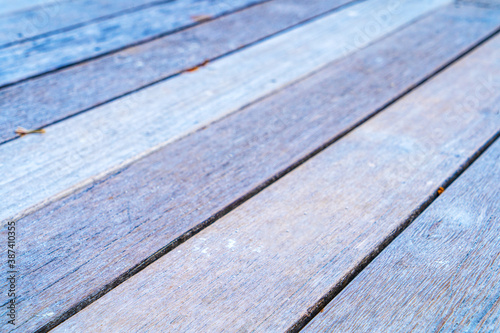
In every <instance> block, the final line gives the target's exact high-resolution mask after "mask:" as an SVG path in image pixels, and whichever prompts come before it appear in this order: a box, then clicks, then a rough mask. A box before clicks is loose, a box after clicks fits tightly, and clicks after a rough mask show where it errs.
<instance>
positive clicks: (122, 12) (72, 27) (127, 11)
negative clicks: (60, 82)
mask: <svg viewBox="0 0 500 333" xmlns="http://www.w3.org/2000/svg"><path fill="white" fill-rule="evenodd" d="M174 1H176V0H162V1H153V2H150V3H148V4H144V5H141V6H137V7H132V8H128V9H122V10H119V11H117V12H114V13H111V14H107V15H103V16H99V17H96V18H93V19H90V20H88V21H83V22H80V23H77V24H73V25H70V26H67V27H63V28H59V29H56V30H52V31H47V32H44V33H41V34H40V35H36V36H31V37H27V38H24V39H19V40H16V41H13V42H8V43H5V44H1V45H0V49H4V48H8V47H11V46H13V45H16V44H22V43H26V42H31V41H34V40H37V39H42V38H45V37H50V36H52V35H57V34H59V33H62V32H68V31H71V30H75V29H78V28H81V27H84V26H86V25H90V24H92V23H97V22H101V21H106V20H109V19H113V18H115V17H120V16H123V15H126V14H130V13H134V12H140V11H141V10H144V9H148V8H151V7H155V6H159V5H164V4H167V3H169V2H174ZM55 4H57V3H54V4H50V5H48V6H43V7H41V9H45V8H47V10H48V7H53V6H54V5H55ZM35 8H37V7H35ZM38 8H40V7H38ZM81 9H82V10H85V8H81ZM34 10H35V9H32V10H29V11H34ZM47 10H45V11H47ZM29 11H26V12H29ZM52 19H53V20H57V17H53V18H52Z"/></svg>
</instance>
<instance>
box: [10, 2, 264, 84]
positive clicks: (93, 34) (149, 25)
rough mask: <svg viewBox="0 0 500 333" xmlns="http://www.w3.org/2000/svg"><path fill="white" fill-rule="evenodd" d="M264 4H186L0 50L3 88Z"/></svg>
mask: <svg viewBox="0 0 500 333" xmlns="http://www.w3.org/2000/svg"><path fill="white" fill-rule="evenodd" d="M262 1H263V0H232V1H222V2H219V1H211V0H184V1H173V2H167V3H165V4H162V5H157V6H153V7H148V8H145V9H143V10H139V11H136V12H132V13H128V14H127V15H120V16H116V17H113V18H110V19H108V20H104V21H96V22H93V23H89V24H86V25H84V26H82V27H80V28H76V29H72V30H69V31H65V32H61V33H59V34H55V35H49V36H47V37H43V38H39V39H34V40H28V41H26V42H23V43H19V44H15V45H12V46H10V47H6V48H2V49H0V87H1V86H4V85H6V84H12V83H14V82H17V81H19V80H23V79H26V78H29V77H32V76H35V75H39V74H43V73H45V72H47V71H52V70H56V69H58V68H61V67H65V66H69V65H71V64H74V63H77V62H80V61H83V60H86V59H89V58H93V57H97V56H99V55H103V54H106V53H109V52H111V51H114V50H118V49H121V48H124V47H126V46H128V45H131V44H136V43H139V42H144V41H147V40H150V39H152V38H154V37H158V36H161V35H163V34H166V33H171V32H173V31H175V30H179V29H181V28H183V27H188V26H191V25H193V24H196V23H197V22H196V21H194V20H193V18H192V16H193V15H200V14H204V15H208V16H211V17H216V16H219V15H222V14H224V13H227V12H231V11H235V10H237V9H239V8H244V7H246V6H249V5H251V4H255V3H259V2H262Z"/></svg>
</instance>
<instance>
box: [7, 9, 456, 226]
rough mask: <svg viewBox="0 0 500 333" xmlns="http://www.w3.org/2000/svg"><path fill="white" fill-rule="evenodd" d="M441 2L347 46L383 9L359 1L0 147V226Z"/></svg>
mask: <svg viewBox="0 0 500 333" xmlns="http://www.w3.org/2000/svg"><path fill="white" fill-rule="evenodd" d="M445 2H447V0H428V1H425V2H422V1H417V0H412V1H407V2H404V3H403V4H401V6H399V7H398V8H397V9H396V10H395V11H393V14H394V15H392V16H387V18H386V20H385V24H384V25H383V26H380V29H378V30H376V31H374V33H373V34H371V35H370V36H368V38H363V39H362V40H360V41H359V42H356V40H353V38H354V36H356V33H357V31H358V30H359V29H362V28H363V27H364V26H365V25H366V24H367V23H369V22H374V19H373V15H374V13H378V12H381V11H382V12H383V11H385V10H386V6H387V3H386V1H385V0H377V1H369V2H363V3H360V4H358V5H356V6H352V7H350V8H349V9H346V10H343V11H340V12H335V13H333V14H330V15H328V16H326V17H322V18H320V19H317V20H314V21H313V22H311V23H308V24H305V25H303V26H300V27H298V28H295V29H293V30H291V31H288V32H287V33H285V34H280V35H278V36H275V37H273V38H271V39H267V40H265V41H263V42H261V43H259V44H256V45H254V46H251V47H249V48H246V49H243V50H241V51H239V52H237V53H234V54H231V55H230V56H228V57H224V58H221V59H219V60H217V61H214V62H211V63H210V64H208V65H206V66H205V67H203V68H200V69H199V70H197V71H195V72H188V73H184V74H182V75H179V76H176V77H175V78H172V79H170V80H166V81H163V82H160V83H158V84H155V85H153V86H150V87H148V88H145V89H142V90H140V91H138V92H136V93H134V94H131V95H127V96H125V97H123V98H121V99H118V100H116V101H113V102H111V103H108V104H105V105H103V106H101V107H98V108H95V109H93V110H91V111H88V112H85V113H82V114H79V115H77V116H75V117H72V118H70V119H67V120H65V121H63V122H60V123H56V124H54V125H52V126H49V127H47V128H46V131H47V133H46V134H44V135H38V136H35V135H31V136H28V137H25V138H23V139H22V140H14V141H11V142H8V143H6V144H3V145H1V146H0V156H11V157H10V158H9V159H6V160H5V159H4V160H2V163H0V174H2V178H1V179H0V197H2V198H5V200H2V201H1V202H0V221H2V220H5V219H7V218H9V217H12V216H14V218H17V217H19V216H21V215H23V214H26V211H25V210H26V209H32V210H33V209H37V208H38V207H40V206H38V207H37V205H45V204H46V203H47V202H48V201H52V200H56V199H59V198H60V197H62V196H65V195H67V194H68V193H71V192H73V191H75V189H77V188H80V187H82V186H86V185H88V184H90V183H92V182H93V181H95V180H96V179H99V178H102V177H104V176H105V175H107V174H110V173H113V172H116V171H117V170H119V169H121V168H123V167H124V166H125V165H128V164H129V163H132V162H133V161H135V160H137V159H138V158H141V157H142V156H145V155H147V154H149V153H150V152H151V151H154V150H157V149H159V148H161V147H162V146H164V145H166V144H168V143H171V142H173V141H174V140H176V139H179V138H180V137H182V136H185V135H187V134H189V133H192V132H194V131H196V130H197V129H199V128H201V127H203V126H206V125H207V124H210V123H211V122H213V121H215V120H217V119H220V118H221V117H224V116H226V115H228V114H230V113H232V112H235V111H238V110H239V109H241V108H242V107H244V106H246V105H248V104H249V103H252V102H254V101H256V100H258V99H260V98H263V97H264V96H266V95H268V94H271V93H272V92H273V91H276V90H279V89H281V88H283V87H284V86H286V85H288V84H290V83H292V82H294V81H296V80H299V79H301V78H303V77H305V76H307V75H309V74H311V73H312V72H314V71H316V70H319V69H320V68H321V67H323V66H325V65H326V64H328V63H329V62H331V61H334V60H336V59H338V58H341V57H342V56H344V55H346V54H349V53H350V52H353V51H355V50H356V49H357V48H358V47H362V46H366V45H367V44H368V43H370V42H372V41H374V40H376V39H378V38H380V37H382V36H384V35H385V34H387V33H389V32H391V31H393V30H394V29H397V28H398V27H401V26H402V25H404V24H406V23H408V22H409V21H411V20H414V19H416V18H418V17H419V16H420V15H423V14H425V13H426V12H428V11H431V10H433V9H435V8H436V7H439V6H440V5H442V4H443V3H445ZM353 43H354V44H353ZM19 214H21V215H19Z"/></svg>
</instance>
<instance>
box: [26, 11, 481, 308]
mask: <svg viewBox="0 0 500 333" xmlns="http://www.w3.org/2000/svg"><path fill="white" fill-rule="evenodd" d="M446 10H447V9H446V8H444V9H443V12H445V11H446ZM455 10H457V9H455ZM438 17H439V16H437V18H434V19H435V20H438V21H440V22H443V18H439V19H438ZM444 22H446V21H444ZM451 22H453V20H452V21H451ZM469 22H472V21H470V20H469ZM421 24H422V25H423V26H424V27H426V26H432V24H431V25H429V23H428V22H427V20H424V21H423V22H422V23H421ZM443 24H445V26H450V29H452V31H454V29H453V28H451V27H452V26H453V25H451V24H450V23H448V24H447V23H443ZM422 28H423V27H422ZM422 28H420V29H419V28H418V26H417V27H414V28H413V29H410V30H417V31H420V32H421V31H424V30H425V29H422ZM404 30H406V29H404ZM404 30H403V31H402V32H400V33H398V34H396V35H395V36H398V35H402V36H401V37H400V38H402V40H406V39H407V38H405V37H403V36H405V35H404V33H405V32H404ZM476 38H477V37H476ZM413 39H415V38H412V40H413ZM431 40H433V39H431ZM447 41H448V42H450V38H449V37H448V39H447ZM385 43H386V46H389V45H393V44H395V45H399V44H400V43H398V42H394V41H391V39H389V40H386V41H385ZM415 43H417V44H418V45H420V48H417V50H419V51H422V52H424V53H425V52H426V51H425V49H424V50H422V43H421V42H419V41H418V38H417V39H416V40H415ZM423 44H424V45H426V44H425V43H423ZM428 47H430V48H431V49H432V47H431V46H430V45H429V46H428ZM462 47H464V46H462ZM370 48H375V50H377V49H380V50H385V48H384V47H377V46H376V45H374V46H371V47H370ZM370 48H367V49H365V50H364V51H363V52H362V53H365V55H364V57H365V58H366V59H375V58H376V57H374V56H373V55H370V53H369V49H370ZM389 49H390V47H389ZM375 50H374V52H375V54H377V52H376V51H375ZM443 52H444V51H443ZM455 52H456V51H455ZM462 52H463V51H460V52H459V54H462ZM445 53H446V52H445ZM388 54H391V52H390V51H389V52H388ZM379 57H380V54H379ZM453 57H456V56H455V55H454V56H453ZM438 58H439V57H438ZM431 59H432V58H429V57H428V56H427V60H428V61H430V60H431ZM435 61H438V60H437V59H436V60H435ZM441 61H444V60H439V61H438V63H440V62H441ZM446 61H449V60H446ZM344 62H346V63H348V62H349V61H347V60H345V61H344ZM389 62H390V61H389ZM436 65H437V64H436ZM436 65H435V66H436ZM445 65H446V62H445ZM380 66H383V64H380ZM401 66H403V64H402V65H401ZM442 66H443V65H438V68H442ZM331 67H334V65H332V66H331ZM340 67H341V68H344V67H347V68H348V67H349V65H342V66H340ZM403 67H404V66H403ZM429 70H430V69H429ZM366 71H367V72H370V73H373V70H369V69H366ZM394 71H396V72H398V73H399V72H400V71H399V70H397V69H394ZM417 71H418V70H417ZM419 72H420V71H419ZM327 74H328V73H325V74H324V75H327ZM429 75H430V74H429ZM338 76H339V77H343V75H342V73H338ZM311 79H312V78H311ZM360 80H361V82H366V84H367V85H368V86H369V85H370V79H369V78H368V79H367V80H364V79H362V78H360ZM309 81H311V80H309ZM339 82H342V81H339ZM418 82H421V81H418V80H417V83H418ZM344 83H345V82H344ZM417 83H410V82H408V84H409V87H412V86H414V85H415V84H417ZM309 85H312V86H317V85H318V82H316V83H314V81H313V82H311V83H309ZM319 85H320V86H324V85H325V83H323V84H319ZM326 85H327V86H332V84H326ZM333 86H337V84H334V83H333ZM393 88H394V87H392V86H391V87H388V88H387V89H388V90H391V89H393ZM297 89H299V88H297ZM401 89H402V90H403V92H404V91H406V90H407V89H408V88H403V87H402V88H401ZM301 90H302V89H299V91H301ZM290 94H291V95H296V94H295V93H293V92H291V93H290ZM346 103H348V104H351V105H352V104H356V103H354V101H353V103H349V102H348V101H346ZM291 104H296V103H293V102H291ZM371 106H373V105H371ZM256 107H258V106H256ZM339 108H340V109H344V108H343V107H341V106H339ZM255 111H257V110H255ZM248 112H250V113H253V112H254V111H251V110H248ZM348 113H352V112H350V111H348ZM363 118H364V117H361V119H363ZM244 122H245V123H246V121H244ZM335 124H336V125H338V119H337V121H335ZM257 127H259V126H257ZM327 127H329V126H328V125H327ZM259 128H260V127H259ZM329 131H330V132H331V131H332V128H330V127H329ZM301 132H302V131H301ZM209 136H210V135H209ZM321 140H323V139H321ZM284 141H288V140H286V139H285V140H284ZM320 142H321V141H320ZM313 147H314V145H313ZM141 173H142V172H141ZM278 176H280V175H278ZM127 178H130V177H127ZM148 182H149V181H148ZM103 185H104V184H103ZM96 186H98V185H96ZM105 187H108V186H105ZM92 196H94V195H92ZM48 209H49V210H50V209H51V208H48ZM52 209H53V208H52ZM216 217H219V216H216ZM48 219H49V220H51V221H52V227H51V228H55V229H56V230H57V229H58V228H59V227H56V226H55V225H54V223H55V220H54V219H53V218H51V217H48ZM64 220H68V219H64ZM37 223H38V222H37ZM42 229H43V230H46V228H42ZM30 234H31V233H30ZM70 261H71V260H70ZM144 264H147V263H146V262H142V263H141V264H140V265H139V267H141V268H142V266H144ZM96 296H97V297H98V296H99V295H93V296H92V297H91V298H93V297H96ZM80 306H84V304H80ZM73 310H75V309H73Z"/></svg>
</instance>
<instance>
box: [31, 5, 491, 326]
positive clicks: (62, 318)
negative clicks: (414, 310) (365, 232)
mask: <svg viewBox="0 0 500 333" xmlns="http://www.w3.org/2000/svg"><path fill="white" fill-rule="evenodd" d="M361 1H365V0H361ZM498 31H500V29H496V30H495V31H494V32H493V33H491V34H490V35H489V36H487V37H485V38H483V39H482V40H480V41H479V42H478V43H477V44H476V45H475V46H473V47H471V48H470V49H468V50H466V51H464V52H462V53H461V54H460V55H458V56H457V57H455V58H453V59H452V60H450V62H448V63H447V64H445V65H444V66H442V67H441V68H439V69H438V70H436V71H434V72H433V73H431V74H429V75H428V76H427V77H426V78H424V79H423V80H421V81H419V82H418V83H416V84H414V85H413V87H410V88H409V89H407V90H406V91H404V92H402V93H401V94H399V95H397V96H395V97H394V98H393V99H392V100H391V101H389V102H388V103H386V104H385V105H384V106H382V107H380V108H379V109H377V110H375V111H374V112H373V113H371V114H370V115H368V116H366V117H365V118H363V119H362V120H360V121H358V122H356V123H355V124H353V125H352V126H350V127H348V128H347V129H345V130H344V131H342V132H340V133H339V134H338V135H336V136H335V137H334V138H332V139H330V140H329V141H327V142H326V143H325V144H323V145H321V146H320V147H318V148H316V149H315V150H313V151H312V152H311V153H309V154H307V155H306V156H304V157H303V158H301V159H299V160H298V161H297V162H295V163H292V164H290V166H288V167H287V168H285V169H283V170H282V171H280V172H278V173H277V174H276V175H274V176H272V177H270V178H269V179H268V180H266V181H264V182H263V183H261V184H260V185H258V186H256V187H255V188H254V189H253V190H251V191H249V192H248V193H247V194H245V195H243V196H241V197H240V198H238V199H236V200H235V201H234V202H233V203H231V204H229V205H227V206H226V207H225V208H223V209H221V210H220V211H219V212H217V213H215V214H214V215H212V216H211V217H209V218H208V219H206V220H205V221H203V222H202V223H200V224H198V225H196V226H195V227H193V228H191V229H190V230H188V231H186V232H184V233H183V234H181V235H180V236H179V237H177V238H176V239H174V240H173V241H171V242H170V243H168V244H167V245H166V246H164V247H163V248H161V249H160V250H158V251H156V252H155V253H154V254H152V255H151V256H149V257H148V258H146V259H145V260H144V261H142V262H141V263H139V264H137V265H135V266H134V267H132V268H131V269H129V270H128V271H127V272H125V273H123V274H121V275H120V276H118V277H117V278H116V279H114V280H113V281H111V282H110V283H108V284H106V285H104V286H103V287H102V288H101V290H99V291H98V292H96V293H94V294H92V295H90V296H88V297H86V298H84V299H83V300H81V301H80V302H78V303H77V304H76V305H74V306H72V307H71V308H70V309H69V310H67V311H66V312H64V313H63V314H62V315H61V316H59V317H58V318H56V319H54V320H52V321H50V322H49V323H47V324H45V325H44V326H42V327H41V328H39V329H38V330H36V331H35V332H36V333H42V332H48V331H49V330H51V329H53V328H55V327H56V326H57V325H59V324H61V323H62V322H64V321H65V320H67V319H68V318H70V317H72V316H73V315H75V314H76V313H78V312H80V311H81V310H83V309H84V308H86V307H87V306H88V305H90V304H91V303H93V302H94V301H96V300H98V299H99V298H101V297H102V296H104V295H105V294H107V293H108V292H109V291H111V290H112V289H114V288H116V287H117V286H118V285H120V284H121V283H123V282H125V281H126V280H128V279H129V278H130V277H132V276H134V275H135V274H137V273H139V272H141V271H142V270H144V269H145V268H146V267H147V266H149V265H151V264H152V263H154V262H155V261H157V260H158V259H160V258H161V257H163V256H164V255H166V254H167V253H169V252H170V251H172V250H173V249H175V248H176V247H177V246H179V245H181V244H182V243H184V242H186V241H187V240H189V239H190V238H191V237H193V236H194V235H196V234H198V233H199V232H200V231H202V230H203V229H205V228H207V227H208V226H210V225H211V224H213V223H214V222H215V221H216V220H218V219H220V218H222V217H224V216H225V215H227V214H228V213H229V212H231V211H232V210H234V209H235V208H237V207H238V206H240V205H241V204H243V203H244V202H245V201H247V200H249V199H251V198H252V197H254V196H255V195H257V194H258V193H259V192H261V191H263V190H264V189H266V188H267V187H269V186H270V185H272V184H273V183H275V182H276V181H278V180H279V179H281V178H283V177H284V176H285V175H287V174H288V173H290V172H292V171H293V170H295V169H296V168H297V167H299V166H300V165H302V164H304V163H305V162H307V161H308V160H309V159H311V158H313V157H315V156H316V155H318V154H319V153H321V152H322V151H323V150H325V149H327V148H328V147H329V146H331V145H332V144H333V143H335V142H337V141H338V140H340V139H342V138H343V137H344V136H346V135H347V134H349V133H350V132H351V131H353V130H354V129H356V128H357V127H359V126H360V125H362V124H363V123H365V122H366V121H368V120H369V119H371V118H373V117H374V116H375V115H377V114H378V113H380V112H381V111H383V110H384V109H386V108H387V107H389V106H391V105H392V104H394V103H396V102H397V101H398V100H400V99H401V98H403V97H404V96H406V95H407V94H409V93H410V92H412V91H413V90H415V89H416V88H417V87H419V86H421V85H423V84H424V83H426V82H427V81H428V80H430V79H431V78H432V77H434V76H436V75H438V74H439V73H441V72H442V71H443V70H445V69H446V68H448V67H450V66H451V65H452V64H454V63H455V62H456V61H457V60H458V59H460V58H462V57H464V56H466V55H467V54H469V53H471V52H472V51H473V50H475V49H477V48H479V47H480V46H482V45H483V44H484V43H486V42H487V41H488V40H490V39H492V38H493V37H494V36H495V35H496V34H497V33H498ZM499 136H500V131H499V132H497V133H496V134H495V135H494V136H493V137H492V138H491V139H490V140H489V141H488V142H487V143H486V144H485V145H484V146H483V147H481V148H480V149H479V150H478V151H477V152H475V153H474V154H473V155H472V157H471V158H469V160H468V161H466V162H464V164H463V165H462V167H460V168H459V169H458V170H457V171H455V173H454V174H453V175H452V176H451V177H450V178H449V179H448V180H445V181H444V183H443V185H442V186H443V187H444V188H446V187H448V186H449V184H451V183H452V182H453V181H454V180H455V179H456V178H458V177H459V176H460V174H461V173H463V171H464V170H465V169H467V168H468V167H469V166H470V165H471V164H472V163H473V162H474V161H475V160H476V159H477V158H478V157H479V156H480V155H481V154H482V152H484V151H485V150H486V149H487V148H488V147H489V146H490V145H491V144H492V143H493V142H494V141H495V140H496V139H497V138H498V137H499ZM436 197H437V194H434V195H433V196H431V197H430V198H429V199H427V200H426V201H425V202H424V203H423V204H422V205H421V206H420V207H419V208H417V210H415V211H414V213H412V214H411V215H410V217H409V218H408V219H407V220H406V221H405V223H403V224H402V225H400V226H399V228H398V229H396V231H395V232H394V233H393V234H392V235H390V236H388V237H387V238H386V240H384V241H383V242H382V243H381V244H380V245H379V246H378V247H377V248H376V249H375V250H374V251H373V252H372V253H371V254H370V255H369V256H367V257H366V258H365V259H364V260H363V261H362V263H361V264H360V265H359V266H358V268H357V269H355V270H354V271H353V272H352V273H351V274H349V275H348V276H347V277H345V278H344V279H342V281H341V283H340V284H338V285H336V286H335V287H334V288H333V289H332V290H331V291H330V292H329V293H328V294H327V295H325V296H324V297H323V298H322V299H320V300H319V301H318V302H317V303H316V304H315V305H314V306H312V307H311V308H310V310H309V311H308V313H309V315H306V316H304V317H302V318H301V319H299V320H298V321H297V322H296V323H295V324H294V325H293V326H292V327H291V328H289V329H288V332H298V331H300V330H301V329H302V328H303V327H304V326H305V325H307V323H309V321H311V320H312V318H313V317H314V316H316V315H317V314H318V313H319V311H320V310H321V309H322V308H323V307H324V306H326V304H328V302H329V301H331V300H332V299H333V298H334V297H335V296H336V295H337V294H338V293H339V292H340V291H341V290H342V289H343V288H344V287H345V286H346V285H347V284H348V283H349V282H350V281H352V279H354V277H355V276H356V275H357V274H359V272H360V271H361V270H362V269H363V268H364V267H366V266H367V265H368V264H369V263H370V262H371V260H373V259H374V258H375V256H377V255H378V254H379V253H380V252H381V251H382V250H383V249H384V248H385V247H386V246H387V245H389V243H390V242H391V241H392V240H394V238H395V237H396V236H398V235H399V234H400V233H401V232H402V231H403V230H404V229H405V228H406V227H407V226H408V225H409V224H410V223H411V222H412V221H413V220H414V219H415V218H416V217H417V216H418V215H419V214H420V213H421V212H422V211H423V210H424V209H425V208H427V207H428V206H429V205H430V203H432V201H433V200H434V199H435V198H436Z"/></svg>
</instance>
